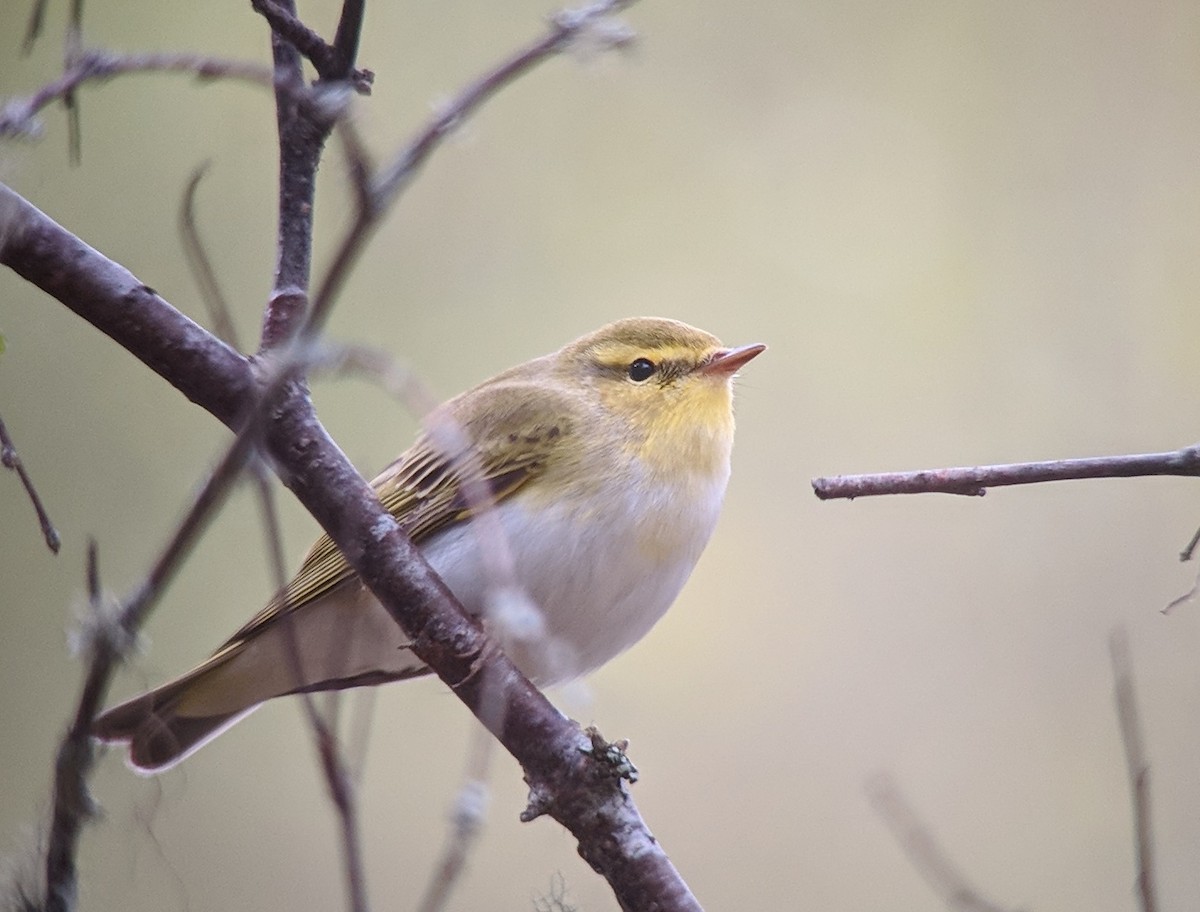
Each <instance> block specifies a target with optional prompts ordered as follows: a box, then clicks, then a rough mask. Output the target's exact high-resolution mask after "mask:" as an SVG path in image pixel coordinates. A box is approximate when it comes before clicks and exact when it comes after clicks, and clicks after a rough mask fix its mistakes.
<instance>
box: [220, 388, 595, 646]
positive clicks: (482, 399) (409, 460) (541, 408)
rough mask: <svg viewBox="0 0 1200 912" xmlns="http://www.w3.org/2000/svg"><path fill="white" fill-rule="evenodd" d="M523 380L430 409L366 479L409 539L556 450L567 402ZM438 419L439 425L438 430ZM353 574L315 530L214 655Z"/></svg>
mask: <svg viewBox="0 0 1200 912" xmlns="http://www.w3.org/2000/svg"><path fill="white" fill-rule="evenodd" d="M514 386H515V387H518V389H516V390H514V389H513V387H514ZM524 386H525V384H497V385H496V387H495V388H494V389H488V390H476V391H475V395H474V396H473V398H472V400H471V405H472V406H473V407H472V408H471V409H470V410H469V411H467V410H465V409H464V408H463V407H462V403H461V401H460V400H451V401H450V402H449V403H447V404H446V406H444V407H443V408H442V409H440V410H438V411H437V412H435V413H434V416H433V421H434V422H435V424H434V425H433V427H434V428H435V430H434V431H433V432H432V433H430V432H426V433H423V434H422V435H421V436H420V437H419V438H418V440H417V442H416V443H415V444H413V446H412V447H411V448H409V449H408V450H406V451H405V452H404V453H403V454H401V456H400V457H399V458H398V459H397V460H396V461H395V462H393V463H392V464H391V465H390V466H388V468H386V469H385V470H384V471H383V472H382V473H380V475H379V476H378V477H377V478H375V480H374V481H372V482H371V486H372V487H373V488H374V489H375V493H376V495H377V496H378V497H379V500H380V502H381V503H382V504H383V506H384V507H386V508H387V509H388V511H389V512H391V514H392V515H393V516H395V517H396V519H397V520H399V522H400V525H401V526H402V527H403V528H404V530H405V531H406V532H407V533H408V536H409V537H410V538H411V539H412V541H413V542H414V543H415V544H420V543H421V542H422V541H424V540H426V539H427V538H429V536H431V535H433V534H434V533H435V532H437V531H439V530H441V529H443V528H445V527H447V526H449V525H452V524H454V523H459V522H463V521H465V520H467V519H469V518H470V517H471V516H472V515H473V514H475V513H477V512H478V511H479V510H480V509H481V508H484V507H486V506H488V505H491V504H497V503H499V502H500V501H502V500H504V499H505V498H507V497H509V496H511V495H512V494H513V493H514V492H515V491H517V490H519V489H520V488H521V487H522V486H523V485H525V484H526V483H528V482H529V481H530V480H531V479H533V478H536V477H537V476H538V475H540V474H542V473H543V472H544V471H545V470H546V468H547V466H548V465H550V464H552V463H553V462H554V461H555V460H556V459H559V458H561V454H562V451H563V443H564V441H566V440H567V439H569V437H570V435H571V434H572V433H575V432H576V428H577V422H575V421H573V420H572V410H571V407H570V405H571V404H570V403H569V402H568V401H566V400H564V399H562V398H561V397H558V396H556V395H554V394H548V393H546V392H545V391H543V390H539V389H537V388H536V387H532V386H531V387H529V388H528V389H522V388H520V387H524ZM505 390H507V394H506V393H505ZM514 393H515V394H514ZM439 426H440V428H441V429H442V431H443V433H439V432H438V430H437V428H438V427H439ZM443 437H445V438H455V439H456V440H457V441H458V442H457V444H455V443H446V442H443V443H441V444H440V445H439V443H438V442H436V440H438V439H440V438H443ZM472 440H473V441H475V446H474V449H473V451H472V447H471V444H470V442H469V441H472ZM475 473H477V474H475ZM472 477H474V478H476V479H477V482H476V485H477V492H476V491H471V490H470V488H471V485H469V484H464V481H467V480H470V479H471V478H472ZM480 500H483V501H484V503H480V502H479V501H480ZM354 575H355V574H354V570H353V569H352V568H351V567H350V565H349V564H348V563H347V562H346V558H345V557H344V556H343V555H342V552H341V550H339V549H338V547H337V545H335V544H334V542H333V540H332V539H331V538H330V537H329V536H328V535H323V536H321V538H320V539H318V540H317V542H316V544H314V545H313V546H312V548H311V549H310V550H309V552H308V555H307V557H305V559H304V562H303V563H302V564H301V565H300V570H299V571H298V572H297V573H296V575H295V576H294V577H293V578H292V580H291V582H289V583H288V584H287V586H286V587H285V588H284V589H283V591H282V592H281V593H280V594H278V595H277V596H276V597H275V598H273V599H272V600H271V601H270V602H269V603H268V604H267V606H266V607H265V608H263V610H262V611H260V612H259V613H258V614H257V615H255V616H254V617H253V618H252V619H251V620H250V621H249V623H247V624H246V625H245V626H243V627H242V628H241V629H240V630H239V631H238V632H237V633H235V634H234V635H233V636H232V637H230V638H229V640H228V641H226V643H225V644H224V645H223V646H221V648H220V649H218V650H217V652H216V653H215V654H214V655H213V659H217V658H218V657H220V656H222V654H223V653H226V652H227V651H229V650H233V649H236V648H238V647H240V646H241V645H242V644H243V643H245V642H246V640H248V639H251V638H252V637H254V636H255V635H256V634H257V633H258V632H260V631H261V630H263V629H264V628H265V627H266V626H267V625H269V624H271V623H272V622H273V621H275V620H276V618H278V617H280V616H282V615H283V614H285V613H289V612H293V611H299V610H301V609H303V608H304V607H305V606H306V605H309V604H311V603H312V602H315V601H316V600H317V599H320V598H321V597H322V596H324V595H326V594H328V593H329V592H330V591H332V590H333V589H334V588H336V587H337V586H338V585H340V584H342V583H344V582H346V581H347V580H349V579H351V578H352V577H354Z"/></svg>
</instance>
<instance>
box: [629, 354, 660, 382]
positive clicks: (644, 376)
mask: <svg viewBox="0 0 1200 912" xmlns="http://www.w3.org/2000/svg"><path fill="white" fill-rule="evenodd" d="M656 370H658V368H657V367H655V365H654V362H653V361H651V360H650V359H649V358H638V359H637V360H636V361H634V362H633V363H632V364H630V365H629V379H630V380H632V381H633V382H634V383H641V382H642V381H644V380H649V379H650V378H651V377H653V376H654V372H655V371H656Z"/></svg>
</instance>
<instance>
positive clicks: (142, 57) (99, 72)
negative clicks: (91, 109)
mask: <svg viewBox="0 0 1200 912" xmlns="http://www.w3.org/2000/svg"><path fill="white" fill-rule="evenodd" d="M125 73H191V74H194V75H195V76H197V77H199V78H200V79H236V80H241V81H245V82H252V83H257V84H258V85H267V86H269V85H272V84H273V82H274V77H273V74H272V72H271V70H269V69H267V68H266V67H263V66H262V65H260V64H257V63H246V62H243V61H237V60H218V59H216V58H213V57H207V56H202V55H198V54H110V53H107V52H104V51H85V52H81V53H79V54H78V55H77V56H76V57H75V59H74V60H72V62H71V63H70V65H69V66H68V67H67V69H66V71H65V72H64V73H63V74H62V75H61V76H59V77H58V78H57V79H55V80H54V81H52V82H49V83H47V84H46V85H44V86H42V87H41V88H40V89H38V90H37V91H36V92H34V93H33V94H32V95H30V96H28V97H25V98H14V99H12V100H10V101H9V102H8V103H7V104H6V105H5V106H4V107H3V109H0V137H3V136H30V135H36V134H37V133H38V131H39V129H40V128H39V126H38V124H37V114H38V113H39V112H40V111H41V110H42V109H43V108H45V107H46V106H47V105H50V104H53V103H54V102H55V101H59V100H65V99H67V98H68V97H69V96H70V95H71V94H72V93H73V92H74V91H75V90H76V89H78V88H79V87H80V86H82V85H84V84H85V83H88V82H102V81H105V80H109V79H112V78H113V77H115V76H121V75H123V74H125ZM301 91H302V92H306V91H307V90H304V89H303V87H302V88H301Z"/></svg>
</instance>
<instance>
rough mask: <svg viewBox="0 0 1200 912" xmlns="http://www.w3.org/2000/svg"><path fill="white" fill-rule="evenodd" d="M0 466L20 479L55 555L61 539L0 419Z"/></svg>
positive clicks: (60, 544)
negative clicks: (14, 473) (10, 470)
mask: <svg viewBox="0 0 1200 912" xmlns="http://www.w3.org/2000/svg"><path fill="white" fill-rule="evenodd" d="M0 464H3V465H4V467H5V468H6V469H12V470H13V471H14V472H16V473H17V477H18V478H20V479H21V484H22V485H23V486H24V487H25V494H26V495H27V496H28V497H29V502H30V503H31V504H32V505H33V509H34V512H35V513H37V518H38V525H40V526H41V527H42V538H44V539H45V540H46V547H47V548H49V549H50V550H51V551H53V552H54V553H55V554H57V553H58V549H59V548H60V547H62V538H60V537H59V534H58V530H57V529H56V528H54V523H52V522H51V521H50V514H49V513H47V512H46V507H45V505H44V504H43V503H42V498H41V497H39V496H38V492H37V488H35V487H34V486H33V479H32V478H30V477H29V473H28V472H26V471H25V464H24V463H23V462H21V457H20V456H18V455H17V448H16V446H15V445H14V444H13V441H12V438H11V437H10V436H9V435H8V428H6V427H5V426H4V420H3V419H0Z"/></svg>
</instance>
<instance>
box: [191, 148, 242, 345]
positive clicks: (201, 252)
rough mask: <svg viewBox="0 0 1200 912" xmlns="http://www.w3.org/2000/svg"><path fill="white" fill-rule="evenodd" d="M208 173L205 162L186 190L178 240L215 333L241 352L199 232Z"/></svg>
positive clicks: (234, 328)
mask: <svg viewBox="0 0 1200 912" xmlns="http://www.w3.org/2000/svg"><path fill="white" fill-rule="evenodd" d="M207 172H208V162H204V163H203V164H201V165H200V166H199V167H198V168H196V170H195V171H193V172H192V176H191V178H189V180H188V183H187V189H185V190H184V191H183V199H182V200H181V201H180V204H179V219H178V225H179V237H180V239H181V240H182V241H183V252H184V256H185V257H186V259H187V264H188V268H189V269H190V270H191V273H192V278H194V279H195V280H196V284H197V285H198V286H199V287H200V298H201V300H202V301H204V305H205V307H206V308H207V309H208V316H209V319H211V320H212V325H213V332H214V333H215V334H216V336H217V338H218V339H220V340H221V341H222V342H225V343H226V344H227V345H230V346H231V347H233V348H235V349H237V350H238V351H241V350H242V346H241V345H240V344H239V342H238V337H237V327H236V326H234V323H233V316H232V314H231V313H230V310H229V301H228V300H227V299H226V297H225V295H224V293H223V292H222V291H221V283H220V282H219V281H217V274H216V271H215V270H214V269H213V267H212V260H210V259H209V258H208V251H207V250H205V248H204V243H203V242H202V241H201V240H200V229H199V225H198V224H197V222H196V188H197V187H199V185H200V181H201V179H202V178H203V177H204V175H205V174H206V173H207Z"/></svg>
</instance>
